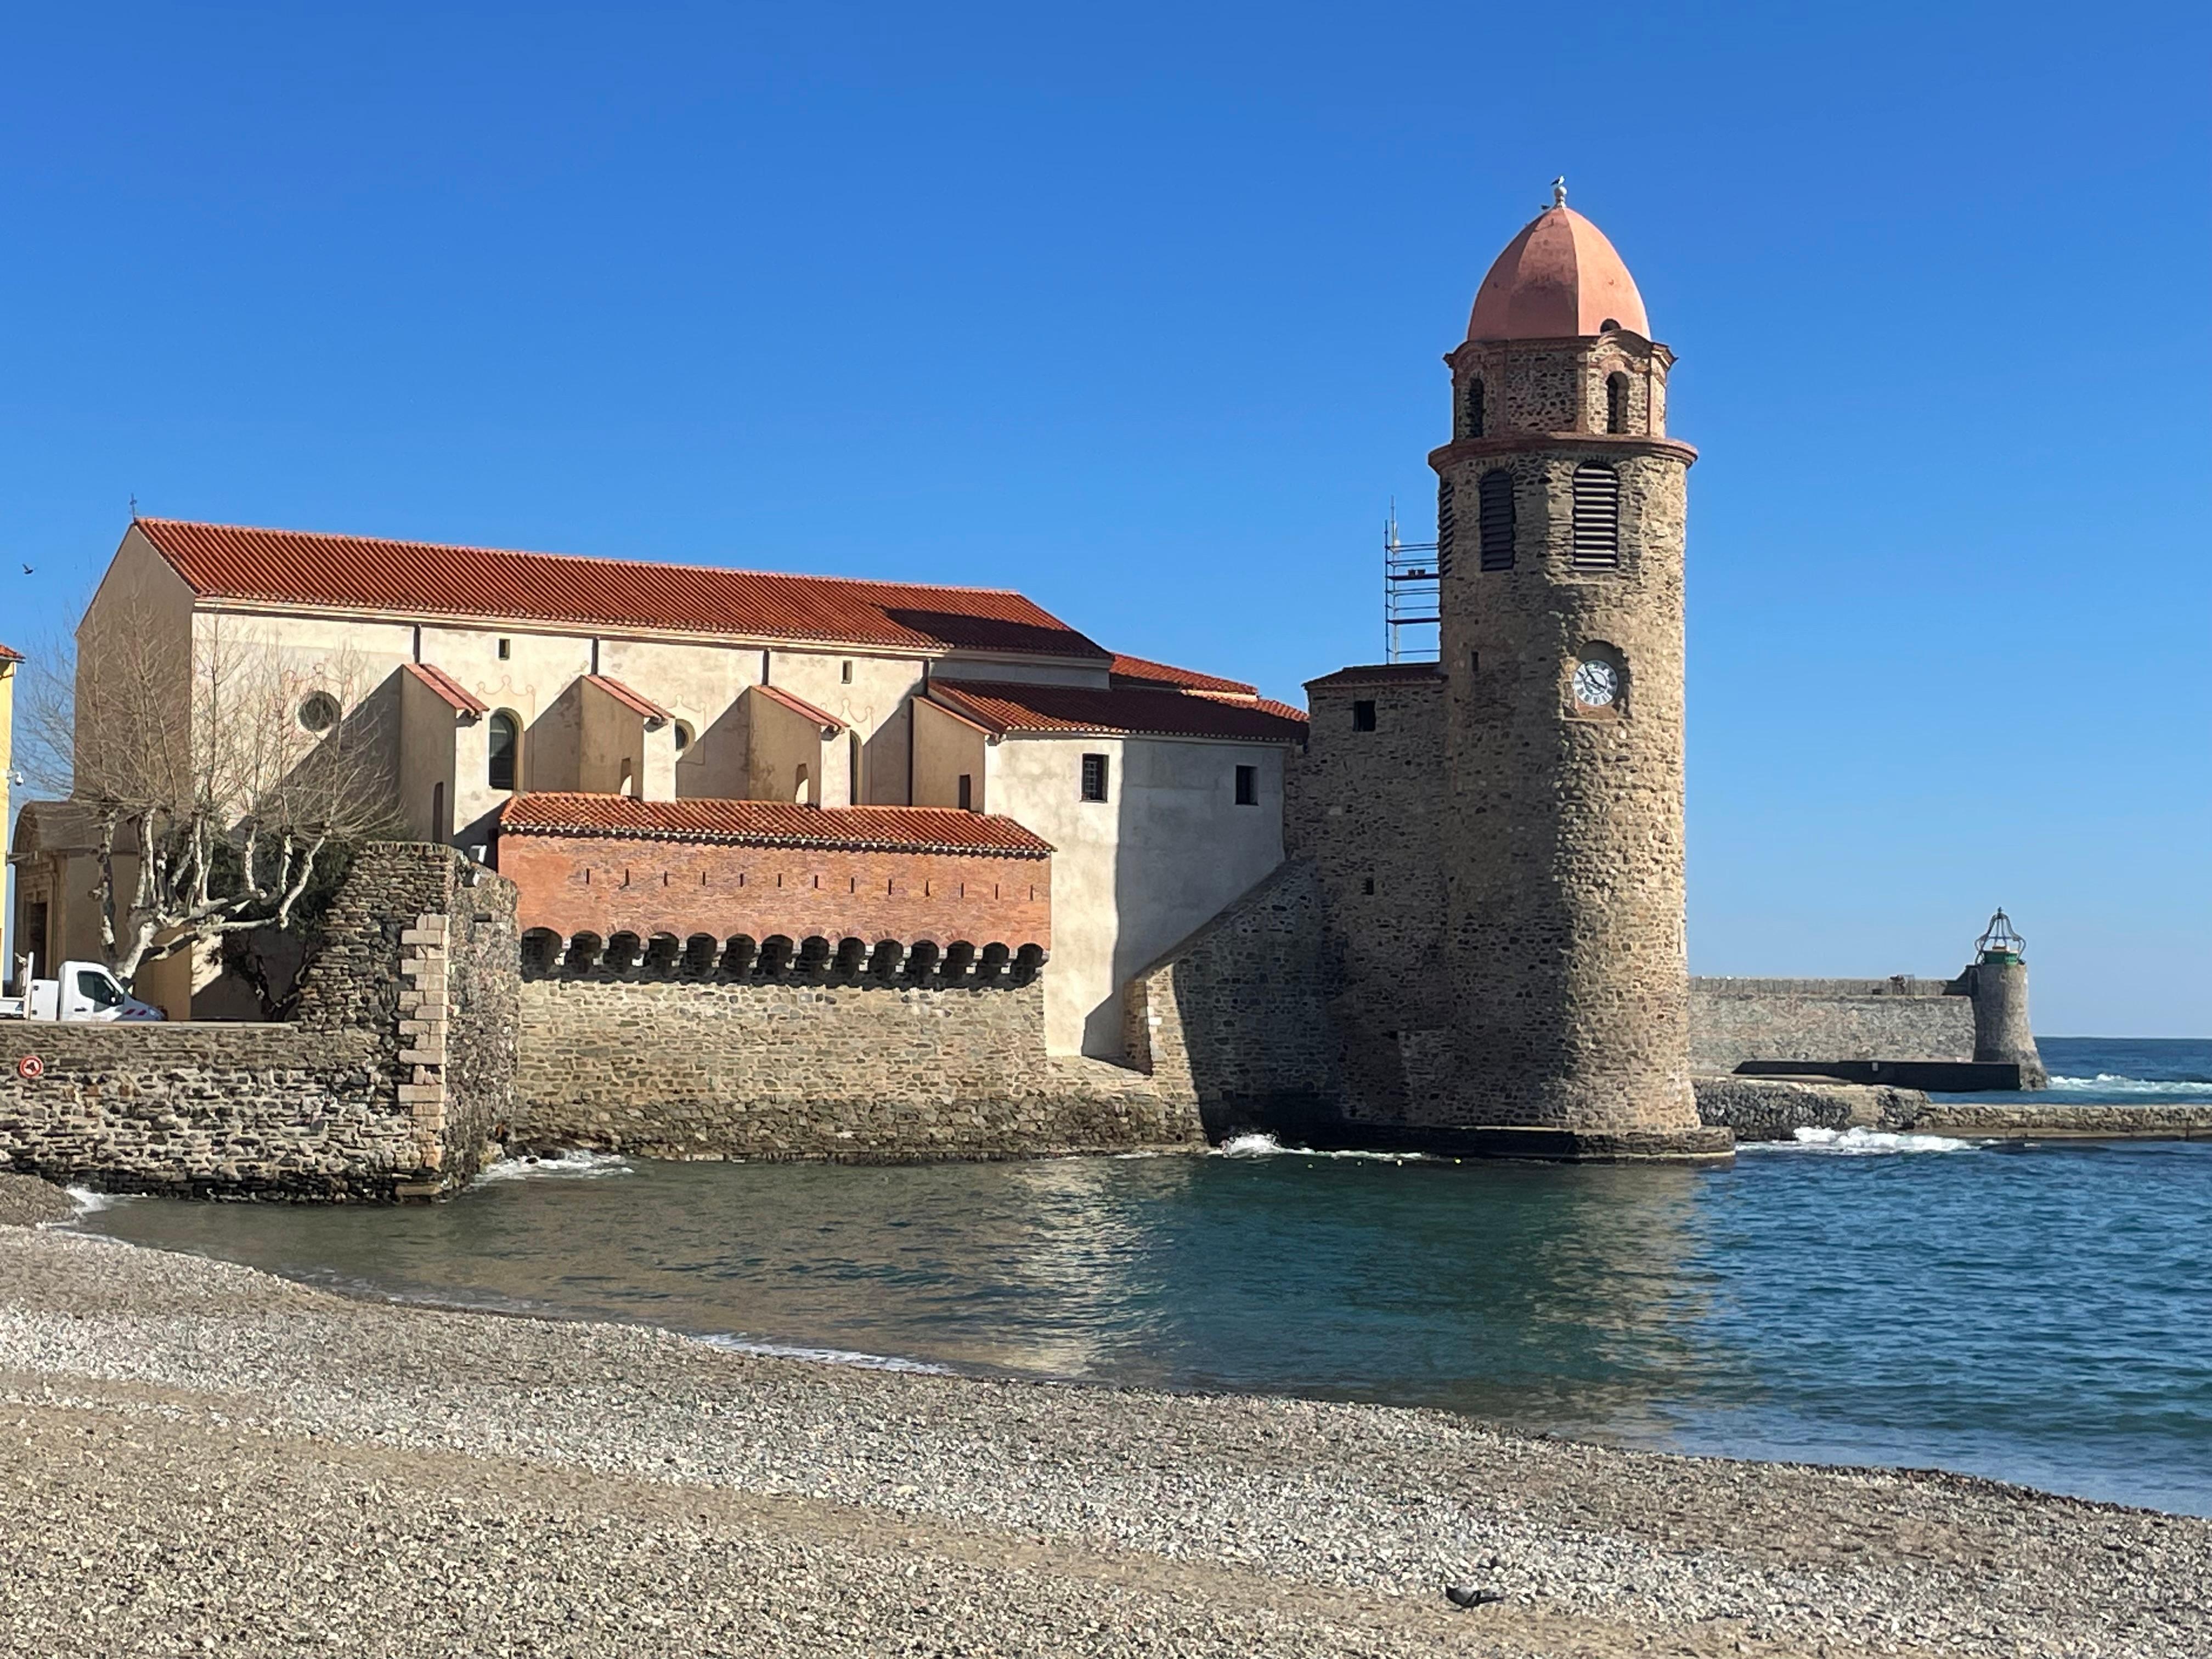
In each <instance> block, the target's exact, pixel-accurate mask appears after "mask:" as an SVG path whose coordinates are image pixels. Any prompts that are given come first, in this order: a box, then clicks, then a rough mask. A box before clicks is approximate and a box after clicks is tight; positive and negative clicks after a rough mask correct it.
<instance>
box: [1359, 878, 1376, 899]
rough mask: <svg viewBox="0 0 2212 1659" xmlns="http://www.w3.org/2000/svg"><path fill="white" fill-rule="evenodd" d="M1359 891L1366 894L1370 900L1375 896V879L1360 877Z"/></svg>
mask: <svg viewBox="0 0 2212 1659" xmlns="http://www.w3.org/2000/svg"><path fill="white" fill-rule="evenodd" d="M1359 890H1360V891H1361V892H1363V893H1364V894H1366V895H1367V896H1369V897H1370V898H1372V897H1373V896H1374V895H1375V878H1374V877H1372V876H1364V877H1362V878H1360V882H1359Z"/></svg>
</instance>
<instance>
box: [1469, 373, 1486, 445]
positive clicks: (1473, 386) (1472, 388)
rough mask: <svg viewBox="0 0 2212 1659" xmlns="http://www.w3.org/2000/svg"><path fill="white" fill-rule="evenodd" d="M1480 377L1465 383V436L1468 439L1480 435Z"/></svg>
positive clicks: (1481, 411) (1481, 396) (1481, 408)
mask: <svg viewBox="0 0 2212 1659" xmlns="http://www.w3.org/2000/svg"><path fill="white" fill-rule="evenodd" d="M1482 403H1483V393H1482V376H1481V375H1480V374H1477V375H1475V376H1474V377H1473V378H1472V379H1471V380H1468V383H1467V435H1468V437H1470V438H1480V436H1481V435H1482V416H1483V407H1482Z"/></svg>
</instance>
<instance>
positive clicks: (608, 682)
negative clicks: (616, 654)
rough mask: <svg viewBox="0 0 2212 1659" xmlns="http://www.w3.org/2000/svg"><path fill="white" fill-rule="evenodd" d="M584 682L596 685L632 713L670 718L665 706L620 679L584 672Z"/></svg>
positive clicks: (646, 716)
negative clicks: (634, 689) (631, 688)
mask: <svg viewBox="0 0 2212 1659" xmlns="http://www.w3.org/2000/svg"><path fill="white" fill-rule="evenodd" d="M584 684H586V685H590V686H596V687H598V688H599V690H602V691H604V692H605V693H606V694H607V695H608V696H611V697H612V698H613V699H614V700H615V701H616V702H618V703H620V704H621V705H622V706H623V708H627V709H629V711H630V713H631V714H642V715H644V716H645V718H646V719H647V720H667V719H669V718H670V715H669V713H668V711H667V710H666V709H665V708H662V707H661V706H660V705H659V703H657V702H653V699H652V698H650V697H648V696H644V695H643V694H641V693H640V692H636V691H633V690H630V689H629V687H628V686H626V685H624V684H623V683H622V682H621V681H620V680H617V679H611V678H608V677H607V676H606V675H605V674H586V675H585V676H584Z"/></svg>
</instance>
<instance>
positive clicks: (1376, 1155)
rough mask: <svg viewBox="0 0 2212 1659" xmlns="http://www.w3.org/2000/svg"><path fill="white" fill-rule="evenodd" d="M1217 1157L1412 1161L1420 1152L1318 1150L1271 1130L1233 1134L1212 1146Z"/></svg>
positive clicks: (1393, 1162)
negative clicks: (1277, 1136) (1281, 1137)
mask: <svg viewBox="0 0 2212 1659" xmlns="http://www.w3.org/2000/svg"><path fill="white" fill-rule="evenodd" d="M1213 1156H1214V1157H1216V1158H1365V1159H1369V1160H1370V1161H1373V1162H1376V1163H1381V1164H1410V1163H1414V1162H1418V1161H1419V1159H1420V1158H1423V1157H1424V1156H1425V1154H1423V1153H1420V1152H1316V1151H1315V1150H1314V1149H1313V1148H1311V1147H1310V1146H1284V1145H1283V1143H1282V1142H1281V1141H1279V1140H1278V1139H1275V1138H1274V1136H1273V1135H1270V1134H1261V1133H1251V1134H1242V1135H1231V1136H1230V1137H1229V1139H1226V1140H1225V1141H1223V1142H1222V1143H1221V1144H1220V1145H1219V1146H1216V1147H1215V1148H1213Z"/></svg>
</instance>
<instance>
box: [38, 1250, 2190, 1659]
mask: <svg viewBox="0 0 2212 1659" xmlns="http://www.w3.org/2000/svg"><path fill="white" fill-rule="evenodd" d="M0 1395H4V1405H0V1411H4V1413H5V1415H6V1418H7V1419H8V1420H9V1421H10V1422H11V1423H12V1424H13V1430H12V1431H11V1432H10V1433H9V1435H8V1437H7V1448H6V1454H5V1458H4V1468H0V1480H5V1481H6V1482H7V1483H8V1490H9V1492H11V1493H12V1494H13V1501H12V1502H10V1503H9V1504H6V1505H4V1506H0V1552H4V1558H5V1559H7V1560H8V1561H9V1571H7V1572H6V1573H5V1574H0V1652H4V1653H9V1654H13V1653H17V1652H21V1653H26V1654H29V1653H48V1652H52V1653H63V1652H67V1653H71V1654H82V1655H104V1654H111V1653H112V1654H116V1655H122V1654H126V1653H128V1654H139V1653H148V1654H167V1653H199V1652H205V1651H209V1650H217V1651H221V1652H223V1653H226V1654H245V1655H260V1654H296V1653H305V1652H332V1651H337V1652H346V1653H364V1654H379V1655H385V1654H389V1655H415V1654H447V1653H486V1654H495V1653H515V1654H523V1653H529V1654H578V1655H583V1654H611V1653H621V1654H623V1655H625V1656H628V1655H638V1654H659V1653H667V1654H671V1655H674V1654H704V1653H711V1654H723V1653H728V1654H750V1653H762V1654H772V1653H805V1654H817V1653H818V1654H848V1653H851V1654H858V1653H870V1654H874V1653H902V1654H1039V1655H1042V1654H1048V1653H1049V1654H1100V1655H1105V1654H1114V1655H1121V1654H1130V1655H1134V1654H1159V1655H1169V1654H1176V1655H1180V1654H1215V1653H1218V1654H1224V1655H1228V1654H1237V1655H1244V1654H1252V1653H1259V1652H1267V1653H1297V1654H1337V1653H1342V1654H1360V1655H1369V1654H1372V1655H1377V1656H1383V1655H1398V1654H1413V1653H1420V1654H1430V1653H1443V1652H1449V1653H1473V1654H1486V1655H1498V1656H1505V1655H1529V1656H1535V1655H1543V1656H1547V1659H1549V1656H1567V1655H1575V1656H1587V1659H1612V1656H1627V1655H1639V1656H1641V1655H1660V1654H1668V1655H1682V1656H1705V1655H1723V1654H1737V1653H1748V1654H1760V1655H1774V1656H1783V1655H1790V1656H1800V1655H1803V1656H1811V1655H1822V1656H1831V1659H1845V1656H1854V1655H1860V1654H1874V1653H1905V1654H1922V1653H1925V1654H1934V1653H1944V1654H1972V1655H1984V1654H1986V1655H2006V1656H2010V1655H2016V1654H2064V1655H2083V1656H2089V1655H2096V1656H2106V1655H2109V1656H2121V1655H2125V1656H2129V1659H2166V1656H2172V1659H2183V1656H2202V1655H2203V1654H2205V1653H2207V1652H2212V1611H2208V1609H2207V1607H2206V1606H2205V1604H2204V1601H2203V1591H2202V1586H2203V1584H2204V1583H2206V1582H2207V1580H2208V1578H2212V1522H2204V1521H2201V1520H2195V1519H2190V1518H2186V1517H2179V1516H2163V1515H2159V1514H2155V1513H2152V1512H2149V1511H2145V1510H2127V1509H2121V1508H2118V1507H2114V1506H2110V1505H2104V1504H2092V1503H2087V1502H2082V1501H2080V1500H2075V1499H2071V1498H2053V1497H2049V1496H2046V1495H2044V1494H2041V1493H2036V1492H2027V1491H2025V1490H2023V1489H2020V1488H2015V1487H2008V1486H2000V1485H1997V1484H1996V1483H1993V1482H1990V1481H1985V1480H1974V1479H1968V1478H1965V1477H1959V1476H1953V1475H1947V1474H1930V1473H1924V1472H1923V1473H1911V1472H1897V1471H1884V1470H1838V1469H1823V1468H1808V1467H1803V1466H1798V1465H1790V1464H1757V1463H1738V1462H1725V1461H1723V1460H1718V1459H1709V1458H1687V1457H1672V1456H1665V1455H1656V1454H1651V1453H1641V1452H1631V1451H1621V1450H1616V1449H1607V1448H1601V1447H1597V1446H1591V1445H1586V1444H1579V1443H1569V1442H1564V1441H1550V1440H1530V1439H1521V1438H1515V1437H1509V1436H1504V1435H1501V1434H1498V1433H1496V1432H1494V1431H1490V1430H1487V1429H1485V1428H1482V1427H1480V1425H1476V1424H1474V1423H1471V1422H1469V1421H1468V1420H1466V1419H1461V1418H1456V1417H1452V1416H1449V1415H1447V1414H1444V1413H1433V1412H1426V1411H1413V1410H1401V1409H1395V1408H1389V1407H1371V1406H1353V1405H1333V1404H1326V1403H1320V1402H1315V1401H1296V1400H1281V1399H1259V1398H1245V1397H1237V1396H1224V1397H1212V1398H1207V1397H1200V1398H1193V1397H1188V1396H1180V1395H1157V1394H1148V1393H1144V1392H1139V1391H1134V1390H1115V1389H1097V1388H1088V1387H1080V1388H1079V1387H1066V1386H1054V1385H1050V1384H1042V1383H998V1382H989V1381H978V1380H975V1379H969V1378H963V1377H951V1376H933V1375H922V1374H915V1373H903V1372H886V1371H874V1370H860V1369H858V1368H853V1367H843V1366H836V1365H827V1364H813V1363H809V1362H805V1361H799V1360H790V1359H781V1358H760V1357H757V1356H752V1355H746V1354H740V1353H732V1352H726V1351H724V1350H720V1349H716V1348H714V1347H713V1346H709V1345H707V1344H705V1343H702V1342H698V1341H695V1340H690V1339H688V1338H684V1337H681V1336H678V1335H675V1334H670V1333H665V1332H659V1331H654V1330H650V1329H642V1328H632V1327H626V1326H611V1325H597V1324H562V1323H552V1322H543V1321H537V1320H527V1319H513V1318H505V1317H499V1316H488V1315H481V1314H467V1313H449V1312H442V1311H435V1310H426V1309H421V1308H414V1307H405V1306H396V1305H388V1304H374V1303H363V1302H353V1301H348V1300H345V1299H343V1298H341V1297H335V1296H331V1295H328V1294H325V1293H324V1292H321V1291H315V1290H311V1289H309V1288H307V1287H306V1286H302V1285H295V1284H292V1283H289V1282H288V1281H286V1280H283V1279H275V1278H272V1277H270V1276H268V1275H266V1274H263V1273H257V1272H254V1271H253V1270H252V1269H249V1268H245V1267H237V1266H234V1265H232V1264H228V1263H223V1262H216V1261H204V1260H201V1259H198V1258H196V1257H189V1256H183V1255H172V1254H168V1253H166V1252H161V1251H155V1250H149V1249H139V1248H137V1247H134V1246H130V1245H125V1244H120V1243H114V1242H112V1241H109V1240H106V1239H100V1238H95V1237H88V1236H83V1235H77V1234H74V1233H70V1232H68V1231H53V1230H33V1229H29V1228H24V1227H12V1226H0ZM1468 1582H1471V1583H1479V1584H1481V1585H1483V1586H1485V1587H1486V1588H1488V1589H1494V1590H1497V1591H1498V1592H1501V1593H1502V1594H1503V1595H1504V1597H1505V1600H1504V1601H1502V1602H1500V1603H1499V1604H1498V1605H1495V1606H1489V1607H1479V1608H1475V1609H1473V1610H1471V1611H1462V1610H1460V1609H1458V1608H1456V1607H1453V1606H1452V1605H1451V1604H1450V1603H1449V1602H1448V1601H1446V1600H1445V1599H1444V1597H1443V1594H1442V1588H1443V1585H1444V1584H1445V1583H1468Z"/></svg>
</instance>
